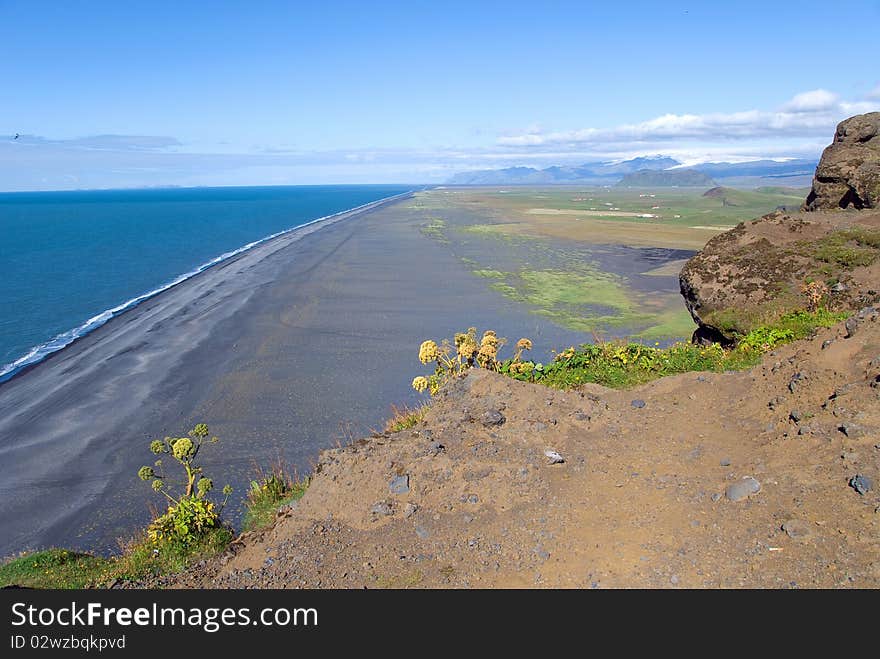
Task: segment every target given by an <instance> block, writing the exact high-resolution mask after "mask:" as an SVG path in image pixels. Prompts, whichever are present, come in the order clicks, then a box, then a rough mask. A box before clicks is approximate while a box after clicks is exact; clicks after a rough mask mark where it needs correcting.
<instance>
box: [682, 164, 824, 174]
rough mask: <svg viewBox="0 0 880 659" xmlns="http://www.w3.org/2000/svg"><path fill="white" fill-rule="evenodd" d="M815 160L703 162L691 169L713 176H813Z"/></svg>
mask: <svg viewBox="0 0 880 659" xmlns="http://www.w3.org/2000/svg"><path fill="white" fill-rule="evenodd" d="M818 164H819V162H818V161H817V160H785V161H782V162H777V161H776V160H753V161H751V162H736V163H733V162H705V163H703V164H702V165H694V167H693V169H698V170H700V171H701V172H705V173H706V174H708V175H709V176H712V177H714V178H729V177H732V176H760V177H763V178H788V177H791V176H804V175H806V176H810V177H812V176H813V172H815V171H816V165H818Z"/></svg>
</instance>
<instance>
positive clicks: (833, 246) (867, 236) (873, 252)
mask: <svg viewBox="0 0 880 659" xmlns="http://www.w3.org/2000/svg"><path fill="white" fill-rule="evenodd" d="M809 248H810V251H811V252H812V254H813V256H814V257H815V258H817V259H819V260H820V261H824V262H825V263H828V264H830V265H833V266H839V267H842V268H846V269H851V268H857V267H859V266H865V265H871V264H872V263H873V262H874V261H876V260H877V257H878V256H880V231H873V230H871V229H867V228H865V227H853V228H851V229H843V230H840V231H833V232H831V233H829V234H828V235H827V236H825V237H824V238H822V239H820V240H818V241H816V242H815V243H812V244H809ZM827 274H831V272H830V271H829V272H828V273H827Z"/></svg>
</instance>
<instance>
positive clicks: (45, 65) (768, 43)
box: [0, 0, 880, 190]
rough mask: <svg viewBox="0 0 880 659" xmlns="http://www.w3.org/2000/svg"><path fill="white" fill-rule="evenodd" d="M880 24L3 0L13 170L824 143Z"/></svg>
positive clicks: (283, 175)
mask: <svg viewBox="0 0 880 659" xmlns="http://www.w3.org/2000/svg"><path fill="white" fill-rule="evenodd" d="M853 17H857V18H858V20H857V22H856V23H853V22H852V19H853ZM878 24H880V0H862V1H860V2H850V1H847V0H839V1H835V2H833V3H832V2H828V1H822V2H804V1H800V2H766V1H764V2H736V3H724V2H713V3H706V2H685V3H679V2H663V3H647V2H646V3H639V2H625V1H620V2H613V3H612V2H584V1H581V2H552V1H546V2H542V3H537V2H528V3H526V2H514V1H508V2H475V1H473V2H463V3H458V2H444V3H438V2H418V1H415V0H412V1H410V2H400V3H397V2H375V3H363V2H360V3H355V2H350V3H349V2H333V1H332V0H328V1H326V2H322V3H296V2H268V1H267V2H258V3H257V2H255V3H243V2H222V1H215V2H210V3H209V2H195V1H189V2H187V1H180V2H163V1H161V0H155V1H153V2H101V1H99V0H94V1H71V2H64V3H61V2H44V1H42V0H28V1H26V2H19V1H8V0H7V1H4V0H0V62H3V64H2V66H0V73H2V80H3V84H2V87H0V89H2V91H0V189H2V190H19V189H62V188H78V187H131V186H143V185H169V184H170V185H255V184H297V183H340V182H353V183H365V182H377V183H378V182H423V181H424V182H440V181H442V180H444V179H446V178H448V177H449V176H450V175H451V174H452V173H454V172H456V171H462V170H467V169H479V168H494V167H504V166H511V165H532V166H546V165H550V164H575V163H580V162H586V161H590V160H597V159H618V158H626V157H631V156H634V155H652V154H658V153H664V154H670V155H673V156H675V157H678V158H679V159H681V160H684V161H685V162H699V161H705V160H713V159H714V160H719V159H725V160H734V159H749V158H757V157H763V156H769V157H785V156H791V157H804V156H806V157H816V156H818V155H819V152H820V151H821V148H822V147H823V146H824V145H826V144H827V143H828V142H829V141H830V139H831V135H832V132H833V129H834V125H835V123H836V122H837V121H839V120H840V119H842V118H845V117H846V116H849V115H851V114H856V113H859V112H865V111H870V110H878V109H880V67H878V62H880V39H875V38H873V37H872V36H871V34H870V30H867V31H865V30H861V29H860V28H859V25H861V26H862V27H864V26H876V25H878ZM16 133H18V134H20V137H19V139H17V140H14V139H12V137H13V136H14V135H15V134H16Z"/></svg>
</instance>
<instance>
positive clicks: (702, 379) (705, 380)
mask: <svg viewBox="0 0 880 659" xmlns="http://www.w3.org/2000/svg"><path fill="white" fill-rule="evenodd" d="M707 381H708V378H707V377H706V376H705V375H698V376H697V382H707Z"/></svg>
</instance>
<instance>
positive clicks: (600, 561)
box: [145, 311, 880, 588]
mask: <svg viewBox="0 0 880 659" xmlns="http://www.w3.org/2000/svg"><path fill="white" fill-rule="evenodd" d="M852 325H853V323H852V322H850V326H852ZM853 331H854V335H853V336H852V337H851V338H844V337H845V335H846V334H847V330H846V329H845V328H844V326H843V324H841V325H839V326H837V327H835V328H832V329H829V330H822V331H821V332H820V333H819V334H818V335H817V336H816V337H815V338H814V339H811V340H809V341H803V342H798V343H796V344H792V345H789V346H786V347H784V348H781V349H779V350H776V351H774V352H772V353H769V354H768V355H767V356H766V357H765V359H764V361H763V363H762V364H761V365H759V366H757V367H756V368H754V369H753V370H751V371H747V372H741V373H725V374H710V373H706V374H697V373H692V374H687V375H682V376H675V377H669V378H665V379H662V380H658V381H655V382H653V383H651V384H648V385H645V386H643V387H640V388H638V389H634V390H629V391H614V390H609V389H604V388H602V387H598V386H594V385H593V386H588V387H586V388H583V389H581V390H577V391H569V392H560V391H555V390H550V389H547V388H545V387H542V386H538V385H530V384H525V383H521V382H517V381H513V380H510V379H507V378H504V377H501V376H499V375H496V374H493V373H488V372H485V371H473V372H471V373H470V374H469V375H468V376H466V377H465V378H463V379H461V380H460V381H457V382H455V383H453V384H452V385H451V386H450V387H448V388H447V390H446V391H445V393H441V395H440V396H439V397H438V398H437V399H436V401H435V403H434V405H433V406H432V408H431V410H430V412H429V414H428V416H427V419H426V421H425V422H424V423H423V424H420V425H419V426H417V427H416V428H415V429H413V430H407V431H403V432H399V433H395V434H385V435H382V436H377V437H373V438H369V439H362V440H360V441H357V442H355V443H354V444H352V445H351V446H347V447H345V448H339V449H334V450H328V451H325V452H324V453H323V454H322V455H321V459H320V463H319V465H318V466H317V470H316V473H315V475H314V479H313V482H312V484H311V486H310V488H309V490H308V492H307V493H306V495H305V497H304V498H303V499H302V500H301V501H300V502H299V503H298V504H296V505H294V506H292V507H288V508H286V509H285V510H284V511H282V512H281V513H279V516H278V518H277V520H276V523H275V525H274V527H272V528H270V529H268V530H266V531H263V532H258V533H254V534H246V535H244V536H242V537H241V538H240V539H239V540H237V541H236V542H235V543H233V545H232V547H231V548H230V550H229V551H228V552H227V553H226V554H225V555H224V556H222V557H220V558H219V559H218V560H215V561H210V562H207V563H203V564H200V565H198V566H196V568H195V569H193V570H191V571H190V572H187V573H186V574H184V575H180V576H177V577H171V578H162V579H160V580H158V581H156V582H153V583H150V584H145V585H150V586H171V587H271V588H299V587H311V588H315V587H317V588H364V587H366V588H379V587H396V588H402V587H453V588H460V587H477V588H484V587H492V588H495V587H527V588H532V587H573V588H590V587H594V588H596V587H602V588H606V587H611V588H673V587H683V588H716V587H724V588H736V587H760V588H788V587H818V588H840V587H856V588H876V587H878V586H880V514H878V507H880V496H878V493H880V435H878V432H877V429H878V428H880V406H878V404H877V402H878V392H880V389H878V388H877V384H878V378H880V321H878V320H877V314H876V313H875V312H873V311H869V312H866V313H864V314H863V318H862V319H861V320H860V322H859V324H858V326H857V327H855V328H854V330H853ZM829 341H830V343H827V342H829ZM823 343H824V344H825V348H823ZM639 401H644V406H643V407H640V406H639V405H640V402H639ZM634 403H635V404H634ZM491 412H500V413H501V415H503V417H504V421H503V423H501V424H500V425H491V421H492V420H493V419H492V418H491V417H493V414H491ZM487 413H488V414H487ZM794 419H799V421H795V420H794ZM843 429H845V431H844V430H843ZM547 449H553V450H555V451H557V452H558V453H560V454H561V455H562V456H563V458H564V460H565V461H564V463H561V464H549V462H550V460H549V459H548V458H547V457H546V456H545V450H547ZM856 475H862V476H866V477H868V478H870V479H871V480H872V481H873V487H872V489H870V490H869V491H867V492H866V493H864V494H859V493H858V492H857V491H856V490H855V489H854V488H853V487H852V486H851V484H850V481H851V479H852V478H853V477H854V476H856ZM401 476H404V477H407V478H399V477H401ZM747 476H751V477H753V478H755V479H757V481H759V483H760V490H759V491H758V492H757V493H755V494H752V495H751V496H749V497H747V498H744V499H742V500H739V501H733V500H730V499H729V498H728V497H727V496H726V495H725V492H726V491H727V488H728V487H729V486H731V485H734V484H736V483H737V482H739V481H741V480H742V479H743V478H744V477H747ZM395 478H397V481H394V482H395V483H396V484H398V485H401V484H403V485H408V488H409V489H408V492H406V493H403V494H392V493H391V491H390V486H391V484H392V482H393V479H395ZM407 479H408V480H407Z"/></svg>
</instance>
